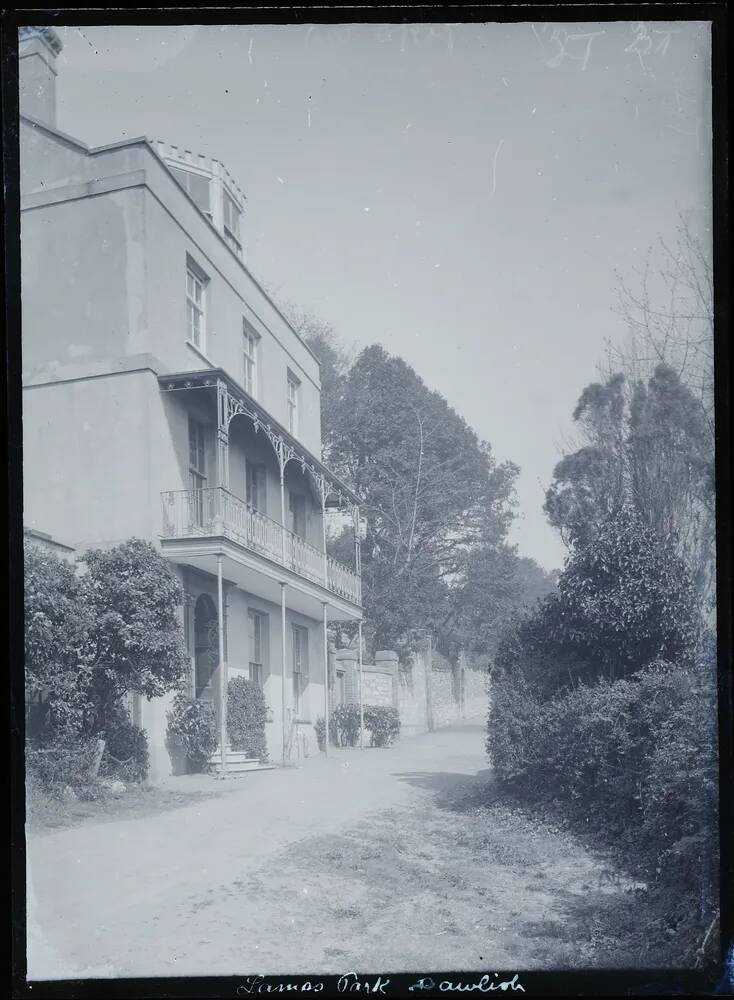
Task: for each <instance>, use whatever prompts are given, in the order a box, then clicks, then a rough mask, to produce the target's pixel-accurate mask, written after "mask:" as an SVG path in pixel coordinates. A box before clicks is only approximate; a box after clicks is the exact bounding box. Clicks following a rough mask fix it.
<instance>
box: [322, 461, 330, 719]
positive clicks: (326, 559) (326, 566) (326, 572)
mask: <svg viewBox="0 0 734 1000" xmlns="http://www.w3.org/2000/svg"><path fill="white" fill-rule="evenodd" d="M320 486H321V535H322V538H323V543H324V586H325V587H326V589H327V590H328V589H329V557H328V555H327V554H326V480H325V479H324V477H323V476H322V477H321V483H320ZM324 607H326V605H324ZM326 726H327V730H328V726H329V724H328V722H327V724H326Z"/></svg>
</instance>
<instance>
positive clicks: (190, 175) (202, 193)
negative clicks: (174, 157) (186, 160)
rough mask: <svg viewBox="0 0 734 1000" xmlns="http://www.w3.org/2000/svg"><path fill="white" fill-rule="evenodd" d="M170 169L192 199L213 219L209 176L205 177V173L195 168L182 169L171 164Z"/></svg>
mask: <svg viewBox="0 0 734 1000" xmlns="http://www.w3.org/2000/svg"><path fill="white" fill-rule="evenodd" d="M169 170H170V171H171V173H172V174H173V176H174V177H175V178H176V180H177V181H178V182H179V184H180V185H181V187H182V188H183V189H184V191H186V192H187V194H188V195H189V197H190V198H191V200H192V201H193V202H195V204H196V205H197V206H198V207H199V208H200V209H201V211H202V212H203V213H204V214H205V215H208V216H209V218H210V219H211V217H212V209H211V200H210V194H209V178H208V177H204V175H203V174H196V173H194V172H193V170H182V169H181V167H173V166H171V165H170V164H169Z"/></svg>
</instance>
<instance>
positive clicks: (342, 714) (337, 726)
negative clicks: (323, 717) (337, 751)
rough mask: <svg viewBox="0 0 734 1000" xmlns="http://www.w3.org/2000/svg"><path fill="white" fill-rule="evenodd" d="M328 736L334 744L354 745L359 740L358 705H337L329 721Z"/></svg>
mask: <svg viewBox="0 0 734 1000" xmlns="http://www.w3.org/2000/svg"><path fill="white" fill-rule="evenodd" d="M329 728H330V734H329V735H330V737H331V738H332V739H333V740H334V743H335V744H336V746H340V747H355V746H356V745H357V742H358V740H359V730H360V717H359V705H337V706H336V708H335V709H334V711H333V712H332V713H331V719H330V722H329Z"/></svg>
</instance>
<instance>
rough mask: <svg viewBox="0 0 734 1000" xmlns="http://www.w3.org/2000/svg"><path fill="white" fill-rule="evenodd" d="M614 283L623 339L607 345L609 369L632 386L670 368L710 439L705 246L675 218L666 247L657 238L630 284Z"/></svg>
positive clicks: (709, 285) (710, 312)
mask: <svg viewBox="0 0 734 1000" xmlns="http://www.w3.org/2000/svg"><path fill="white" fill-rule="evenodd" d="M617 280H618V299H619V306H618V312H619V313H620V315H621V316H622V318H623V319H624V321H625V323H626V324H627V328H628V331H629V337H628V340H627V342H626V343H625V344H623V345H621V346H613V345H609V346H608V349H607V354H608V359H607V364H608V367H609V369H610V370H613V371H619V370H621V371H623V372H624V373H625V374H626V375H627V376H628V377H629V378H631V379H632V380H633V381H634V382H638V381H641V380H644V379H646V378H648V377H649V376H650V374H651V372H652V370H653V369H654V368H655V367H656V366H657V365H659V364H664V365H667V366H668V367H670V368H672V369H673V371H674V372H675V373H676V375H677V376H678V378H679V379H680V381H681V382H682V383H683V385H685V386H686V387H687V388H688V389H689V391H690V392H691V395H692V396H693V398H694V399H695V400H696V401H697V403H698V405H699V407H700V409H701V412H702V414H703V415H704V418H705V420H706V425H707V427H708V431H709V435H710V439H711V445H712V446H713V436H714V288H713V266H712V259H711V246H710V243H709V241H708V240H704V239H703V238H702V237H700V236H698V235H696V234H695V233H694V232H693V230H692V228H691V226H690V224H689V223H688V222H687V220H686V219H685V218H684V217H683V216H682V215H681V216H680V217H679V221H678V226H677V229H676V233H675V238H674V241H673V243H672V244H670V243H668V242H666V241H665V240H664V239H662V238H661V239H659V240H658V244H657V246H656V247H651V248H650V250H649V251H648V254H647V258H646V260H645V264H644V266H643V267H642V269H641V270H640V271H638V272H636V280H635V282H634V287H633V284H631V283H630V282H628V281H626V280H625V279H624V278H623V277H622V276H621V275H619V274H618V275H617Z"/></svg>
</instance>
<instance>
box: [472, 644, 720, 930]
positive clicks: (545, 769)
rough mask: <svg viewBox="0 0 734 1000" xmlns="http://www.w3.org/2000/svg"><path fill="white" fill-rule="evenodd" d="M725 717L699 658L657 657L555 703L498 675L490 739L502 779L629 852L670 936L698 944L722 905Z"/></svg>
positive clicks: (519, 679) (525, 685)
mask: <svg viewBox="0 0 734 1000" xmlns="http://www.w3.org/2000/svg"><path fill="white" fill-rule="evenodd" d="M715 721H716V693H715V684H714V679H713V676H712V671H711V669H710V667H709V668H708V669H707V668H706V667H705V665H703V664H701V663H699V664H698V665H697V666H695V667H691V666H689V665H686V666H680V665H675V664H670V663H666V662H664V661H656V662H655V663H652V664H650V665H649V666H647V667H646V668H644V669H643V670H641V671H639V672H637V673H636V674H634V675H633V676H631V677H629V678H626V679H622V680H617V681H608V680H605V679H602V680H600V681H598V682H596V683H593V684H579V685H578V686H577V687H576V688H574V689H573V690H567V691H559V692H558V693H557V694H556V695H555V696H554V697H552V698H551V699H550V700H546V701H544V700H541V699H539V698H538V697H537V692H536V691H535V690H534V688H533V686H532V684H529V683H528V681H527V678H524V677H523V676H522V675H520V676H519V677H518V676H515V677H509V676H507V675H500V676H499V677H498V678H497V680H496V681H495V683H494V684H493V696H492V704H491V709H490V716H489V731H488V740H487V747H488V750H489V753H490V757H491V760H492V763H493V764H494V767H495V769H496V772H497V775H498V777H499V778H500V780H501V781H502V782H504V783H506V784H509V785H511V786H512V787H513V788H514V789H515V790H516V791H518V792H520V793H521V794H522V795H523V797H524V798H525V799H528V800H531V801H533V802H535V803H545V804H546V805H548V806H550V807H552V808H558V809H559V810H560V811H561V812H562V813H563V815H564V816H566V817H567V818H569V819H570V820H571V821H572V822H575V823H577V824H578V825H579V826H580V827H581V828H583V829H584V830H587V831H591V832H592V833H594V834H596V835H597V836H599V837H600V838H602V839H603V840H604V841H605V842H608V843H610V844H612V845H614V846H615V847H617V848H621V849H623V850H625V863H626V864H627V865H636V866H637V869H638V874H639V875H640V877H642V878H643V879H644V880H645V881H646V882H647V883H648V885H649V886H650V889H651V892H653V893H656V894H657V895H658V896H659V897H660V899H661V901H662V902H661V905H660V907H659V909H658V914H659V915H658V918H657V919H658V923H659V926H658V928H657V931H658V935H659V938H660V939H669V938H670V937H671V936H672V935H681V936H682V937H683V938H685V937H686V936H687V935H688V936H689V937H690V938H691V939H692V940H694V939H695V940H698V941H700V938H701V934H702V933H703V932H704V930H705V927H706V926H707V925H708V923H709V922H710V920H711V917H712V912H713V910H714V908H715V905H716V903H715V900H716V866H717V854H716V775H717V764H716V760H717V753H716V732H715Z"/></svg>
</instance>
